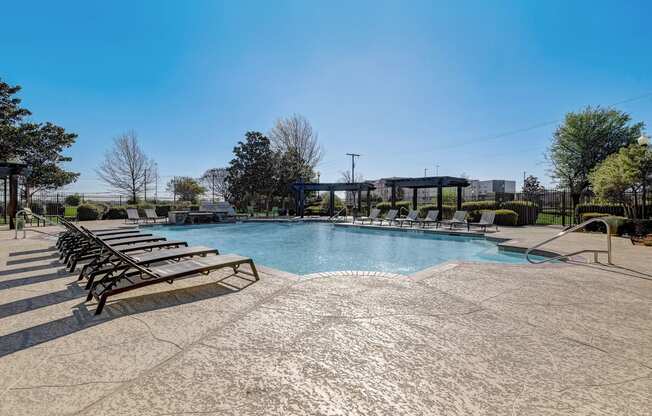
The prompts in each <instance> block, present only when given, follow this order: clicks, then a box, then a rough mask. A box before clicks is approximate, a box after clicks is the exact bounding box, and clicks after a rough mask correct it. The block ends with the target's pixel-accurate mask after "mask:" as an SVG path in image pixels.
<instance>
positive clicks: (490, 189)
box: [464, 179, 516, 199]
mask: <svg viewBox="0 0 652 416" xmlns="http://www.w3.org/2000/svg"><path fill="white" fill-rule="evenodd" d="M469 182H471V186H468V187H466V188H464V199H475V198H478V197H484V196H487V195H489V194H495V193H508V194H513V193H516V181H508V180H505V179H491V180H487V181H480V180H477V179H471V180H469Z"/></svg>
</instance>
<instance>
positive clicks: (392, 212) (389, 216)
mask: <svg viewBox="0 0 652 416" xmlns="http://www.w3.org/2000/svg"><path fill="white" fill-rule="evenodd" d="M397 215H398V210H397V209H390V210H389V211H387V214H386V215H385V217H384V218H380V223H379V224H380V225H383V221H387V224H388V225H392V221H395V220H396V216H397Z"/></svg>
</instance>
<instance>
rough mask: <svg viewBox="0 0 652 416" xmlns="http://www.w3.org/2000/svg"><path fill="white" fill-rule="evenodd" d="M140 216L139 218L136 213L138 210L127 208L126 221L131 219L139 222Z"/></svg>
mask: <svg viewBox="0 0 652 416" xmlns="http://www.w3.org/2000/svg"><path fill="white" fill-rule="evenodd" d="M140 220H142V218H140V215H139V214H138V210H137V209H136V208H127V219H126V220H125V222H127V221H131V222H133V223H139V222H140Z"/></svg>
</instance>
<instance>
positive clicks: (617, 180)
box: [590, 144, 652, 206]
mask: <svg viewBox="0 0 652 416" xmlns="http://www.w3.org/2000/svg"><path fill="white" fill-rule="evenodd" d="M650 169H652V152H650V151H649V150H648V149H646V148H644V147H643V146H640V145H638V144H632V145H629V146H627V147H623V148H621V149H620V150H619V151H618V153H614V154H612V155H609V156H608V157H607V158H606V159H605V160H604V161H603V162H602V163H600V165H598V166H597V167H596V168H595V169H594V170H593V171H592V172H591V175H590V180H591V186H592V187H593V190H594V192H595V193H596V194H597V195H598V196H599V197H600V198H602V199H604V200H606V201H609V202H614V203H619V204H623V205H626V206H627V205H630V204H631V200H630V198H628V196H627V193H628V192H632V193H633V194H634V204H636V195H637V194H638V192H640V190H641V188H642V186H643V181H644V180H645V178H644V172H649V171H650Z"/></svg>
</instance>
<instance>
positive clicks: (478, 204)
mask: <svg viewBox="0 0 652 416" xmlns="http://www.w3.org/2000/svg"><path fill="white" fill-rule="evenodd" d="M462 209H463V210H465V211H467V212H468V213H469V216H468V219H469V221H471V222H478V221H480V217H481V216H482V211H487V210H488V211H495V210H497V209H500V204H499V203H497V202H496V201H469V202H465V203H463V204H462Z"/></svg>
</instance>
